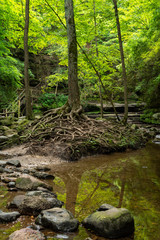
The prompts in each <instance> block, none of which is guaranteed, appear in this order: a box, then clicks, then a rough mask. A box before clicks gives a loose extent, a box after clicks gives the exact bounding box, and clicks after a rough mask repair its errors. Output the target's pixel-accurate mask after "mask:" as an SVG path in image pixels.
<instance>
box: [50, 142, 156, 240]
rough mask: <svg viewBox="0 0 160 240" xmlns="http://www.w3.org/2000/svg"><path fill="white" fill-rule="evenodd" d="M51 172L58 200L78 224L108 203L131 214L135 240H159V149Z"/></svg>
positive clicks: (88, 160)
mask: <svg viewBox="0 0 160 240" xmlns="http://www.w3.org/2000/svg"><path fill="white" fill-rule="evenodd" d="M52 171H53V173H54V174H55V175H56V178H55V180H54V189H55V191H56V192H57V194H58V196H59V199H61V200H62V201H64V202H65V207H66V208H67V209H68V210H70V211H71V212H72V213H73V214H74V215H75V216H76V217H77V218H78V219H79V220H82V219H83V218H84V217H86V216H87V215H88V214H90V213H91V212H93V211H95V210H96V209H97V208H98V207H99V206H100V205H101V204H102V203H109V204H111V205H114V206H116V207H125V208H128V209H129V210H130V211H131V212H132V214H133V216H134V218H135V224H136V232H135V237H134V239H135V240H142V239H145V240H158V239H160V237H159V236H160V229H159V228H158V226H159V219H160V146H157V145H155V144H149V145H148V146H147V147H146V148H145V149H141V150H138V151H134V152H126V153H115V154H111V155H107V156H94V157H87V158H84V159H82V160H81V161H79V162H72V163H63V164H61V165H60V166H57V167H56V169H52Z"/></svg>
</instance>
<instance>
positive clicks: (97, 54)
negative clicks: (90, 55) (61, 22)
mask: <svg viewBox="0 0 160 240" xmlns="http://www.w3.org/2000/svg"><path fill="white" fill-rule="evenodd" d="M93 11H94V33H95V43H96V56H97V58H98V57H99V51H98V43H97V19H96V3H95V0H93ZM98 81H99V97H100V104H101V107H100V110H101V118H103V97H102V87H101V82H100V79H99V78H98Z"/></svg>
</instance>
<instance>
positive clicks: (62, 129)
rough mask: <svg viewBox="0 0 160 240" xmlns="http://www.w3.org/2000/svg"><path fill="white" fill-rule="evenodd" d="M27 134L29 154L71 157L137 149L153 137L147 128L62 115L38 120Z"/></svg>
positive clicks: (26, 140)
mask: <svg viewBox="0 0 160 240" xmlns="http://www.w3.org/2000/svg"><path fill="white" fill-rule="evenodd" d="M25 134H26V137H25V138H24V141H25V142H26V143H27V146H28V147H29V150H28V153H29V154H38V155H41V156H55V157H58V158H61V159H64V160H69V161H74V160H78V159H80V158H81V157H82V156H87V155H94V154H107V153H111V152H116V151H125V150H126V149H128V148H130V149H137V148H139V147H142V146H144V145H145V143H146V142H147V140H148V137H149V134H148V133H146V131H145V130H144V129H141V128H138V129H135V128H133V126H131V125H126V126H124V125H123V124H121V123H119V122H116V121H109V120H95V119H89V118H88V119H84V118H79V119H76V118H70V117H66V116H58V115H57V116H54V115H50V116H49V117H48V118H46V117H45V118H44V117H42V118H41V119H40V120H37V121H35V122H34V123H33V124H32V125H31V126H30V128H29V129H27V131H26V133H25Z"/></svg>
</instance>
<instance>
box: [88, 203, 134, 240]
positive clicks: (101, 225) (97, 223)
mask: <svg viewBox="0 0 160 240" xmlns="http://www.w3.org/2000/svg"><path fill="white" fill-rule="evenodd" d="M104 205H105V204H104ZM104 205H103V207H100V209H99V210H98V211H96V212H94V213H92V214H91V215H90V216H88V217H87V218H85V219H84V221H83V225H84V226H85V227H86V228H87V229H90V230H93V231H94V232H95V234H97V235H99V236H102V237H105V238H120V237H126V236H128V235H131V234H132V233H133V232H134V219H133V217H132V215H131V213H130V212H129V211H128V210H127V209H125V208H115V207H113V206H110V205H106V206H108V207H106V208H105V207H104Z"/></svg>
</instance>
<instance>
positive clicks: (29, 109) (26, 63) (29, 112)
mask: <svg viewBox="0 0 160 240" xmlns="http://www.w3.org/2000/svg"><path fill="white" fill-rule="evenodd" d="M28 29H29V0H26V7H25V28H24V82H25V100H26V116H27V118H28V119H31V118H32V106H31V91H30V86H29V74H28V68H29V54H28Z"/></svg>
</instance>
